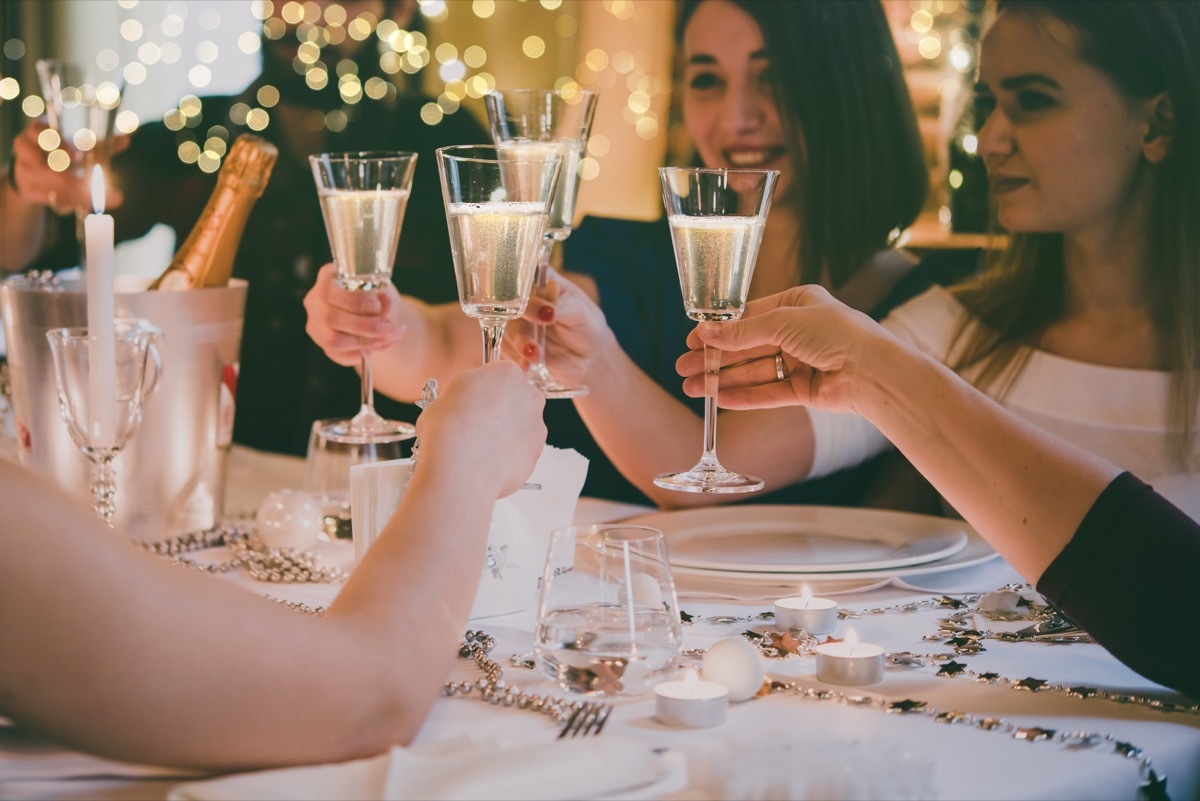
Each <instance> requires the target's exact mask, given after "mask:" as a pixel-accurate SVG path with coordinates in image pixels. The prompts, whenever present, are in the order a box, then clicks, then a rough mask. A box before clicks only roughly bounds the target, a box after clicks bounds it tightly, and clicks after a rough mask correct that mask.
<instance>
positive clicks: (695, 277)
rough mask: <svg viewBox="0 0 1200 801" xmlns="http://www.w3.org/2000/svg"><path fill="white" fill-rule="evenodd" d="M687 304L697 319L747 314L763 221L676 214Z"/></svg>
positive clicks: (675, 233) (679, 263)
mask: <svg viewBox="0 0 1200 801" xmlns="http://www.w3.org/2000/svg"><path fill="white" fill-rule="evenodd" d="M668 221H669V222H670V225H671V236H672V238H673V240H674V245H675V261H676V264H677V266H678V267H679V284H680V288H681V289H682V290H683V304H684V308H685V309H686V310H687V314H688V317H690V318H692V319H693V320H734V319H737V318H738V317H741V316H742V310H743V307H744V306H745V305H746V293H747V292H749V291H750V278H751V276H752V275H753V274H754V261H755V258H756V257H757V256H758V245H759V242H760V240H761V239H762V221H761V220H760V219H759V218H758V217H736V216H709V217H698V216H692V215H687V214H672V215H671V216H670V217H669V218H668Z"/></svg>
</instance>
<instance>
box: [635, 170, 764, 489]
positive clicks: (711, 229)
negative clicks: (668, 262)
mask: <svg viewBox="0 0 1200 801" xmlns="http://www.w3.org/2000/svg"><path fill="white" fill-rule="evenodd" d="M658 176H659V179H660V180H661V182H662V190H663V204H664V205H665V206H666V210H667V221H668V223H669V224H670V226H671V238H672V243H673V244H674V247H675V263H676V266H677V267H678V268H679V285H680V288H681V289H682V290H683V305H684V308H685V309H686V311H687V315H688V317H690V318H692V319H693V320H696V321H703V320H706V321H727V320H736V319H738V318H739V317H741V316H742V312H743V310H744V309H745V306H746V294H747V293H748V292H749V291H750V279H751V277H752V276H753V275H754V262H755V259H756V258H757V257H758V246H759V243H760V242H761V241H762V232H763V228H764V226H765V225H766V222H767V212H768V211H769V210H770V208H771V193H772V192H773V191H774V189H775V181H776V180H777V179H778V178H779V171H778V170H725V169H703V168H699V167H660V168H659V171H658ZM720 369H721V352H720V351H719V350H717V349H716V348H712V347H709V346H708V345H705V346H704V372H705V381H704V384H705V386H704V450H703V451H702V453H701V456H700V461H699V462H698V463H697V464H696V466H695V467H693V468H692V469H691V470H686V471H684V472H682V473H663V474H662V475H660V476H657V477H655V479H654V483H655V484H656V485H657V486H660V487H663V488H665V489H673V490H680V491H682V492H718V493H729V492H754V491H756V490H760V489H762V488H763V482H762V479H759V478H755V477H754V476H742V475H738V474H737V473H734V472H731V471H729V470H726V469H725V468H724V467H722V466H721V463H720V462H719V461H718V460H717V414H716V405H717V383H718V381H717V376H718V372H719V371H720Z"/></svg>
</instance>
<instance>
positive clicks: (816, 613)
mask: <svg viewBox="0 0 1200 801" xmlns="http://www.w3.org/2000/svg"><path fill="white" fill-rule="evenodd" d="M775 622H776V623H777V624H779V627H780V628H781V629H804V630H805V631H807V632H808V633H809V634H831V633H833V630H834V629H836V628H837V601H831V600H829V599H828V598H814V597H813V595H812V591H811V590H809V589H808V585H807V584H805V585H804V588H803V589H802V591H801V594H800V595H794V596H792V597H790V598H780V599H779V600H778V601H776V602H775Z"/></svg>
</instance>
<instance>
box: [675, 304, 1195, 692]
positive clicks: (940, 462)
mask: <svg viewBox="0 0 1200 801" xmlns="http://www.w3.org/2000/svg"><path fill="white" fill-rule="evenodd" d="M749 314H750V316H748V317H746V318H744V319H743V320H741V321H739V322H737V323H731V324H728V325H727V326H724V327H719V326H717V327H708V326H701V327H700V329H699V331H698V332H697V338H696V342H697V343H698V342H699V341H700V340H701V339H703V340H704V341H709V342H713V343H716V344H720V345H722V346H725V347H728V348H731V349H736V348H742V349H748V350H746V351H744V353H750V352H757V353H759V354H769V353H773V352H775V351H776V350H782V351H783V353H784V354H786V356H787V360H788V363H789V365H790V367H791V371H792V373H791V377H790V379H789V380H788V381H786V382H778V381H775V380H774V375H773V373H774V365H773V364H770V362H773V358H771V357H770V356H765V355H760V356H759V357H758V358H756V359H752V360H750V361H747V362H745V363H744V364H741V365H738V366H734V367H730V368H727V369H726V370H724V371H722V376H721V386H722V390H721V391H722V394H721V399H722V403H724V404H727V405H729V406H730V407H732V408H759V407H772V406H784V405H793V404H805V405H811V406H815V407H820V408H825V409H833V410H837V411H849V412H856V413H858V414H861V415H863V416H864V417H866V418H867V419H869V420H871V421H872V422H874V423H875V424H876V425H877V426H878V427H879V429H880V430H881V431H882V432H883V433H884V434H885V435H887V436H888V438H889V439H891V440H892V442H894V443H895V444H896V446H897V447H898V448H899V449H900V451H901V452H903V453H904V455H905V456H907V457H908V459H909V460H910V461H911V462H912V464H913V465H914V466H915V467H916V468H917V469H918V470H920V471H921V472H922V473H923V474H924V475H925V477H926V478H928V479H929V480H930V481H931V482H932V484H933V485H934V486H935V487H936V488H937V489H938V490H939V491H940V492H941V493H942V494H943V495H944V496H945V497H946V499H947V500H948V501H949V502H950V503H951V504H952V505H953V506H954V507H955V509H957V510H958V511H959V512H960V513H962V515H963V517H965V518H966V519H967V521H968V522H970V523H971V524H972V525H973V526H974V527H975V528H976V529H977V530H978V531H979V533H980V534H982V535H983V536H984V537H985V538H986V539H987V540H988V542H990V543H991V544H992V546H994V547H995V548H996V550H997V551H999V552H1000V553H1001V555H1003V556H1004V557H1005V558H1006V559H1007V560H1008V561H1009V562H1010V563H1011V564H1012V565H1013V566H1014V567H1016V568H1017V570H1018V571H1020V573H1021V574H1022V575H1024V576H1025V577H1026V578H1027V579H1028V580H1029V581H1030V582H1033V583H1035V584H1036V585H1037V587H1038V589H1039V590H1040V591H1041V592H1042V593H1043V594H1045V595H1046V597H1047V598H1049V599H1050V600H1051V601H1052V602H1054V603H1056V604H1058V605H1059V606H1060V608H1061V609H1063V611H1064V612H1065V613H1066V614H1068V615H1070V616H1071V619H1072V620H1074V621H1075V622H1076V623H1078V624H1079V625H1081V626H1083V627H1084V628H1085V629H1086V630H1087V631H1088V632H1089V633H1091V634H1092V636H1094V637H1095V638H1096V641H1097V642H1099V643H1100V644H1101V645H1103V646H1104V647H1105V648H1108V649H1109V650H1110V651H1112V653H1113V654H1114V655H1115V656H1116V657H1117V658H1119V659H1121V660H1122V661H1123V662H1125V663H1126V664H1127V665H1129V666H1130V667H1132V668H1133V669H1135V670H1137V671H1139V672H1141V673H1142V674H1143V675H1145V676H1147V677H1149V678H1151V679H1153V680H1155V681H1158V682H1161V683H1163V684H1165V685H1167V686H1170V687H1175V688H1177V689H1180V690H1182V691H1184V692H1185V693H1188V694H1190V695H1192V696H1193V697H1200V643H1197V642H1196V641H1195V638H1187V637H1185V638H1182V639H1181V638H1180V637H1179V636H1178V625H1179V623H1178V621H1179V620H1186V619H1191V618H1193V617H1195V616H1196V615H1200V592H1197V591H1196V582H1195V569H1196V565H1197V564H1198V563H1200V525H1198V524H1197V523H1196V521H1193V520H1191V519H1190V518H1188V517H1187V516H1186V515H1185V514H1184V513H1183V512H1181V511H1180V510H1179V509H1178V508H1176V507H1174V506H1172V505H1171V504H1170V503H1168V502H1167V501H1166V500H1165V499H1163V498H1162V497H1161V496H1160V495H1158V494H1157V493H1155V492H1154V491H1153V490H1152V489H1151V488H1150V487H1148V486H1146V485H1145V484H1143V483H1141V482H1140V481H1138V480H1137V479H1136V478H1134V477H1133V476H1131V475H1129V474H1128V473H1121V471H1120V469H1119V468H1117V467H1115V466H1113V465H1112V464H1109V463H1108V462H1106V461H1104V460H1103V459H1100V458H1098V457H1096V456H1095V455H1093V454H1091V453H1089V452H1088V451H1085V450H1083V449H1081V448H1078V447H1075V446H1074V445H1072V444H1070V443H1068V442H1066V441H1064V440H1061V439H1058V438H1057V437H1054V436H1052V435H1050V434H1048V433H1046V432H1044V431H1042V430H1040V429H1038V428H1036V427H1034V426H1032V425H1029V424H1028V423H1025V422H1024V421H1022V420H1020V419H1018V418H1017V417H1014V416H1013V415H1011V414H1009V413H1008V412H1006V411H1005V410H1004V409H1003V408H1001V407H1000V406H999V405H997V404H996V403H995V402H993V401H992V400H991V399H989V398H987V397H986V396H985V395H983V394H982V393H981V392H978V391H977V390H975V389H974V388H973V387H971V386H970V385H968V384H967V383H966V382H965V381H963V380H962V379H961V378H959V377H958V376H957V375H955V374H954V373H952V372H951V371H950V370H949V369H948V368H946V367H945V366H944V365H942V364H941V363H939V362H937V361H935V360H934V359H932V358H930V357H929V356H927V355H925V354H923V353H921V352H920V351H918V350H917V349H915V348H913V347H911V346H909V345H906V344H904V343H902V342H900V341H899V340H897V339H896V338H894V337H893V336H892V335H891V334H889V333H888V332H887V331H886V330H885V329H883V328H882V327H880V326H879V325H877V324H876V323H874V322H873V321H871V320H870V319H869V318H867V317H866V316H865V315H863V314H860V313H858V312H855V311H853V310H851V309H848V308H847V307H845V306H843V305H841V304H840V303H838V302H837V301H835V300H833V299H832V298H831V297H829V294H828V293H827V292H825V291H824V290H823V289H821V288H819V287H800V288H797V289H794V290H789V291H788V292H784V293H781V294H780V295H775V296H772V297H770V298H764V299H763V300H762V301H760V302H757V303H756V304H752V308H751V309H750V311H749ZM756 349H757V351H756ZM679 367H680V372H681V373H683V374H684V375H687V376H689V378H688V379H687V381H686V382H685V387H686V388H687V389H688V390H689V391H690V392H693V393H698V392H700V391H701V390H702V387H701V382H702V379H703V376H701V375H699V373H700V372H701V371H702V367H703V365H702V360H701V358H700V356H699V354H698V353H696V352H692V353H690V354H688V355H686V356H685V357H683V358H681V359H680V361H679ZM1147 609H1170V610H1171V614H1169V615H1165V614H1158V615H1155V614H1150V615H1147V614H1146V610H1147ZM1147 642H1172V643H1176V644H1177V647H1173V649H1172V650H1171V651H1170V652H1169V653H1168V652H1163V651H1161V650H1158V651H1155V650H1153V649H1150V650H1147V649H1146V647H1145V644H1146V643H1147Z"/></svg>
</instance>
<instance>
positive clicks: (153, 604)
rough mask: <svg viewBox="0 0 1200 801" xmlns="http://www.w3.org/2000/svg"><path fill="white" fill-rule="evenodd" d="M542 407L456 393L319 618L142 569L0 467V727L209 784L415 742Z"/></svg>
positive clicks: (481, 381)
mask: <svg viewBox="0 0 1200 801" xmlns="http://www.w3.org/2000/svg"><path fill="white" fill-rule="evenodd" d="M497 397H503V398H504V399H505V402H504V403H502V404H497V403H495V399H496V398H497ZM542 405H543V402H542V399H541V397H540V394H539V393H538V392H536V390H534V389H532V388H531V387H530V386H529V385H528V383H527V382H526V381H525V379H524V376H522V375H521V374H520V371H519V370H518V369H517V368H516V367H515V366H514V365H512V364H505V363H501V364H499V365H491V366H488V367H486V368H482V369H479V370H475V371H472V372H471V373H469V374H466V375H464V376H463V377H462V378H460V379H459V380H458V381H456V382H455V383H454V384H453V385H452V386H450V387H449V388H448V389H447V391H446V392H445V394H444V395H443V396H442V398H441V399H439V400H438V402H437V403H436V404H434V405H433V406H431V407H430V409H428V410H426V412H425V413H423V414H422V415H421V418H420V420H419V422H418V430H419V433H420V436H421V437H422V456H421V466H420V469H419V470H418V471H417V472H416V473H415V475H414V477H413V479H412V484H411V485H410V487H409V489H408V491H407V492H406V494H405V496H404V499H403V500H402V502H401V504H400V507H399V508H398V509H397V512H396V514H395V515H394V516H393V518H392V519H391V521H390V522H389V523H388V525H387V526H386V528H385V530H384V532H383V533H382V535H381V536H380V538H379V539H378V540H377V542H376V543H375V545H374V546H373V547H372V549H371V551H370V552H369V553H368V555H367V556H366V558H364V560H363V562H362V563H361V564H360V565H359V566H358V568H357V569H356V570H355V571H354V574H353V575H352V576H351V578H350V579H349V581H348V582H347V584H346V586H345V587H344V588H343V589H342V592H341V594H340V595H339V596H338V598H337V600H336V602H335V603H334V604H333V606H332V608H331V609H330V610H329V612H328V613H327V614H326V615H325V616H324V618H321V619H316V618H312V617H308V616H305V615H301V614H298V613H296V612H293V611H291V610H288V609H285V608H283V607H281V606H279V605H278V604H275V603H273V602H271V601H268V600H264V599H262V598H259V597H257V596H255V595H252V594H250V593H247V592H245V591H244V590H241V589H238V588H236V587H234V586H232V585H230V584H227V583H225V582H223V581H221V580H219V579H216V578H214V577H213V576H210V575H207V574H204V573H200V572H196V571H191V570H186V569H183V568H180V567H178V566H175V565H171V564H168V563H165V562H163V561H162V560H160V559H158V558H155V557H152V556H150V555H148V554H145V553H143V552H141V551H138V550H136V549H135V548H133V547H131V546H130V545H129V544H128V543H127V542H124V541H123V540H121V539H120V538H118V537H114V536H113V535H111V534H110V533H108V532H106V531H105V530H104V529H103V527H102V526H101V525H100V524H99V523H98V522H97V521H96V519H95V517H94V515H93V514H92V513H91V512H90V511H89V510H88V509H86V508H85V507H84V506H82V505H80V504H77V503H69V502H65V499H64V498H63V497H62V495H61V493H60V492H58V491H57V490H56V489H55V488H53V487H51V486H50V485H48V484H47V483H46V482H45V481H44V480H42V479H41V478H39V477H36V476H34V475H33V474H31V473H29V472H27V471H24V470H22V469H21V468H19V467H16V466H15V465H12V464H10V463H0V501H2V502H0V505H2V506H3V508H4V509H5V510H6V511H5V516H4V523H3V529H4V530H3V532H2V535H0V653H2V654H3V655H4V657H3V659H0V712H3V713H4V714H5V715H8V716H10V717H12V718H13V719H15V720H17V721H19V722H21V723H23V724H25V725H28V726H31V727H33V728H36V729H39V730H41V731H43V732H45V733H47V734H49V735H50V736H52V737H54V738H55V739H58V740H61V741H63V742H66V743H69V744H72V745H75V746H78V747H81V748H84V749H86V750H89V751H93V752H95V753H99V754H103V755H105V756H110V757H114V758H119V759H125V760H131V761H138V762H150V763H164V764H173V765H181V766H197V767H204V768H222V769H236V768H248V767H257V766H264V765H281V764H294V763H302V762H322V761H334V760H344V759H349V758H354V757H361V756H366V755H370V754H374V753H378V752H380V751H382V750H385V749H386V748H387V747H389V746H390V745H392V744H397V743H406V742H408V741H409V740H410V739H411V738H412V737H413V735H414V734H415V733H416V731H417V730H418V729H419V727H420V726H421V724H422V722H423V720H424V718H425V716H426V714H427V712H428V710H429V707H430V705H431V704H432V703H433V701H434V699H435V698H436V696H437V691H438V687H439V686H440V685H441V683H442V682H443V681H444V680H445V677H446V674H447V672H448V670H449V668H450V665H451V662H452V660H453V659H454V654H455V644H456V642H457V641H458V638H459V636H460V634H461V631H462V627H463V625H464V624H465V623H466V618H467V614H468V613H469V607H470V603H471V600H472V597H473V596H474V589H475V585H476V583H477V581H478V578H479V574H480V569H481V564H482V554H483V549H484V545H485V542H486V538H487V531H488V526H489V521H490V517H491V510H492V506H493V504H494V502H495V500H496V498H497V497H501V496H503V495H505V494H508V493H510V492H512V491H514V490H515V489H516V488H517V487H518V486H519V485H520V483H521V482H522V481H524V480H525V478H526V477H527V476H528V474H529V472H530V471H531V470H532V468H533V465H534V462H535V461H536V458H537V455H538V453H539V452H540V450H541V446H542V443H543V442H544V439H545V428H544V426H543V425H542V422H541V409H542ZM479 463H486V464H488V465H489V469H488V470H478V469H475V467H476V466H477V465H478V464H479Z"/></svg>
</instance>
